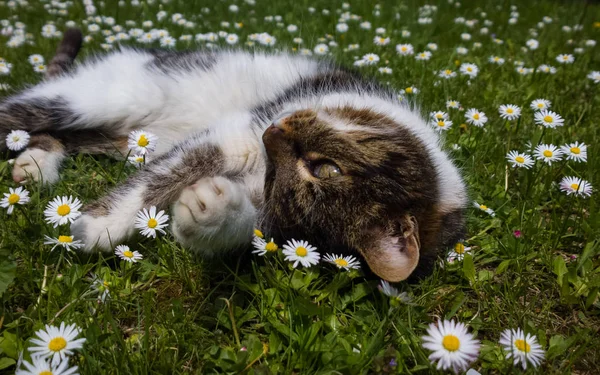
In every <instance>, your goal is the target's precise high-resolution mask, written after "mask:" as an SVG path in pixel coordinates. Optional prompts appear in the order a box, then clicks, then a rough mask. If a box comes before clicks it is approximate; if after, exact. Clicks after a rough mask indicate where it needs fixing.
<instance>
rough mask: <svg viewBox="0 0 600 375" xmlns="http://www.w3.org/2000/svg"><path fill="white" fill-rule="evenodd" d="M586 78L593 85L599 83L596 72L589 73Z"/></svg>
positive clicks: (599, 79)
mask: <svg viewBox="0 0 600 375" xmlns="http://www.w3.org/2000/svg"><path fill="white" fill-rule="evenodd" d="M587 77H588V78H589V79H591V80H592V81H594V83H600V72H599V71H597V70H594V71H592V72H590V74H588V75H587Z"/></svg>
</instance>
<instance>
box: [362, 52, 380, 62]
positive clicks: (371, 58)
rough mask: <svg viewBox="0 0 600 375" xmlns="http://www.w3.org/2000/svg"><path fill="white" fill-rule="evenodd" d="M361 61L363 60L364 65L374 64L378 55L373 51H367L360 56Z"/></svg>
mask: <svg viewBox="0 0 600 375" xmlns="http://www.w3.org/2000/svg"><path fill="white" fill-rule="evenodd" d="M362 61H364V62H365V65H374V64H377V63H378V62H379V56H377V55H376V54H374V53H367V54H366V55H364V56H363V57H362Z"/></svg>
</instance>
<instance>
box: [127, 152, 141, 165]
mask: <svg viewBox="0 0 600 375" xmlns="http://www.w3.org/2000/svg"><path fill="white" fill-rule="evenodd" d="M127 161H128V162H129V163H130V164H133V165H135V166H138V167H141V166H142V165H144V162H145V158H144V155H131V156H129V157H128V158H127Z"/></svg>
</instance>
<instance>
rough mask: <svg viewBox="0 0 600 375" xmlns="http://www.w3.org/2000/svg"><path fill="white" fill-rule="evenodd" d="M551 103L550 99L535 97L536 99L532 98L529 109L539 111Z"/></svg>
mask: <svg viewBox="0 0 600 375" xmlns="http://www.w3.org/2000/svg"><path fill="white" fill-rule="evenodd" d="M551 105H552V103H551V102H550V100H546V99H536V100H534V101H532V102H531V104H530V105H529V107H530V108H531V109H533V110H534V111H541V110H543V109H548V108H550V106H551Z"/></svg>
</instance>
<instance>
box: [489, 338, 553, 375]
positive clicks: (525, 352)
mask: <svg viewBox="0 0 600 375" xmlns="http://www.w3.org/2000/svg"><path fill="white" fill-rule="evenodd" d="M500 345H502V346H503V347H504V351H505V352H506V358H510V357H512V358H513V365H515V366H516V365H518V364H519V362H521V366H523V369H524V370H526V369H527V362H529V363H531V364H532V365H533V367H538V366H539V365H540V363H542V360H543V359H544V350H543V349H542V346H541V345H540V344H538V342H537V337H536V336H535V335H531V334H529V333H528V334H527V336H526V335H525V332H523V331H522V330H521V328H517V329H516V330H514V329H507V330H505V331H504V332H502V335H500Z"/></svg>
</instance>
